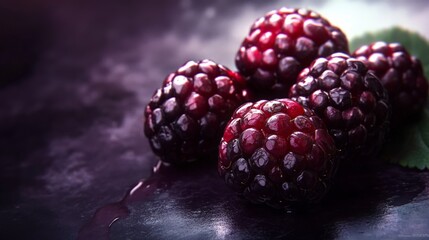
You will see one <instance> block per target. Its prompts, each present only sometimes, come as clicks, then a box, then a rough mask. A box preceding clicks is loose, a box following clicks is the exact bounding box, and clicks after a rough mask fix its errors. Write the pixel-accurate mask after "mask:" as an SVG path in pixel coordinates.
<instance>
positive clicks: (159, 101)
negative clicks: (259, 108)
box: [144, 60, 249, 164]
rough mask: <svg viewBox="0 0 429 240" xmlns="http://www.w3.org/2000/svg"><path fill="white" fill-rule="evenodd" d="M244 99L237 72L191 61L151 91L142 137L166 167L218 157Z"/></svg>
mask: <svg viewBox="0 0 429 240" xmlns="http://www.w3.org/2000/svg"><path fill="white" fill-rule="evenodd" d="M248 97H249V93H248V91H247V89H246V87H245V81H244V80H243V78H242V77H241V76H240V75H239V74H238V73H235V72H233V71H231V70H229V69H227V68H226V67H224V66H222V65H218V64H216V63H214V62H212V61H210V60H202V61H200V62H194V61H189V62H187V63H186V64H185V65H183V66H182V67H180V68H179V69H178V70H177V71H175V72H174V73H171V74H170V75H168V76H167V78H166V79H165V80H164V82H163V83H162V87H161V88H160V89H158V90H156V91H155V93H154V95H153V96H152V99H151V100H150V102H149V103H148V105H147V106H146V110H145V115H144V116H145V123H144V133H145V135H146V137H147V138H148V139H149V143H150V146H151V148H152V150H153V152H154V153H155V154H156V155H158V156H159V157H160V159H161V160H162V161H163V162H166V163H173V164H180V163H184V162H189V161H194V160H196V159H198V158H200V157H202V156H204V155H205V156H207V153H213V154H212V155H216V154H215V153H216V149H217V146H218V144H219V140H220V138H221V136H222V131H223V128H224V126H225V125H226V123H227V121H228V120H229V118H230V117H231V114H232V112H233V111H234V109H235V108H237V107H238V106H239V105H240V104H242V103H243V102H245V101H247V100H248Z"/></svg>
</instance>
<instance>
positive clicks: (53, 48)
mask: <svg viewBox="0 0 429 240" xmlns="http://www.w3.org/2000/svg"><path fill="white" fill-rule="evenodd" d="M282 6H288V7H304V8H310V9H313V10H316V11H318V12H319V13H321V14H322V15H323V16H324V17H326V18H327V19H329V20H330V22H331V23H332V24H333V25H337V26H339V27H340V28H341V29H342V30H343V31H344V32H345V33H346V35H347V36H348V38H349V39H353V38H355V37H359V36H361V35H363V34H364V33H367V32H369V31H370V32H374V31H378V30H383V29H387V28H390V27H392V26H399V27H402V28H404V29H408V30H411V31H414V32H417V33H418V34H420V35H421V36H423V37H425V38H426V39H429V28H428V27H427V23H428V21H429V3H428V2H427V1H424V0H393V1H387V0H386V1H383V0H378V1H376V0H370V1H364V0H354V1H341V0H331V1H328V0H321V1H295V0H288V1H268V0H265V1H260V0H259V1H257V0H254V1H249V0H236V1H230V0H216V1H215V0H211V1H200V0H180V1H179V0H158V1H138V0H127V1H114V0H104V1H97V0H75V1H72V0H60V1H58V0H55V1H54V0H32V1H31V0H2V1H1V2H0V149H1V150H0V161H1V168H0V187H1V188H0V196H1V197H0V226H1V227H0V228H1V229H2V235H5V236H6V238H4V239H10V238H12V237H13V238H14V239H28V238H32V239H75V238H76V236H77V233H78V231H79V229H80V227H81V226H82V225H83V224H84V223H85V222H86V221H88V219H89V218H90V217H91V216H92V214H93V213H94V211H95V209H96V208H97V207H100V206H102V205H104V204H106V203H109V202H112V201H116V200H119V199H120V197H121V196H122V195H123V193H124V192H125V191H126V190H127V189H128V188H129V187H130V186H132V185H133V184H134V183H135V182H137V181H138V180H139V179H140V178H143V177H146V176H148V174H149V172H150V168H151V167H152V166H153V165H154V163H155V162H156V158H155V157H154V155H153V154H152V153H151V151H150V149H149V145H148V143H147V142H146V140H145V138H144V136H143V133H142V115H143V110H144V106H145V104H146V103H147V102H148V101H149V99H150V96H151V95H152V93H153V92H154V90H155V89H156V88H158V87H159V86H160V84H161V81H162V80H163V78H164V77H165V76H166V75H167V74H168V73H170V72H171V71H174V70H175V69H176V68H177V67H178V66H180V65H181V64H183V63H184V62H186V61H188V60H199V59H203V58H209V59H212V60H214V61H216V62H218V63H221V64H223V65H225V66H227V67H230V68H232V69H235V66H234V57H235V53H236V51H237V49H238V46H239V45H240V43H241V41H242V39H243V38H244V37H245V35H246V34H247V32H248V30H249V27H250V25H251V24H252V22H253V21H254V20H256V19H257V18H259V17H260V16H262V15H263V14H264V13H265V12H267V11H269V10H273V9H277V8H280V7H282ZM351 50H354V49H351ZM424 54H425V55H427V54H429V53H424ZM411 175H412V174H411ZM406 179H408V175H407V176H406ZM408 180H409V179H408ZM219 181H220V180H219ZM413 181H417V180H415V179H413V178H412V179H411V180H410V183H411V182H413ZM221 184H222V183H221ZM419 184H420V185H418V186H417V187H418V189H417V190H416V192H417V191H420V192H421V191H423V189H426V190H425V191H426V193H427V191H428V187H427V185H422V183H419ZM410 185H412V184H410ZM222 186H223V185H222ZM221 191H223V190H221ZM420 192H419V193H420ZM416 195H417V193H416ZM413 197H414V195H413ZM153 206H155V202H154V203H153ZM155 212H156V211H155ZM385 214H388V213H385ZM395 214H398V213H395ZM416 214H417V215H416V216H414V218H417V219H419V217H421V215H418V214H419V213H416ZM425 214H427V212H426V213H425ZM377 216H378V217H379V215H377ZM383 216H384V215H382V217H383ZM386 216H388V218H387V219H384V218H381V219H384V220H383V221H384V222H383V221H381V222H380V221H378V220H374V221H376V223H377V224H379V226H380V227H379V228H378V230H377V229H376V230H377V231H382V230H383V229H384V230H383V231H385V229H386V228H385V227H386V226H389V228H388V229H390V230H391V231H393V232H394V231H395V227H392V225H391V224H392V222H391V221H393V220H392V219H393V218H392V216H391V215H386ZM401 216H402V215H401ZM401 216H399V217H397V218H399V219H401ZM164 217H166V216H164ZM402 217H407V218H411V219H413V216H405V215H404V216H402ZM182 218H185V220H186V218H188V220H189V218H190V219H192V216H191V217H190V216H188V215H185V216H182ZM208 218H209V219H210V216H208ZM155 219H156V217H155ZM346 219H347V218H346ZM164 220H165V219H164ZM182 220H183V219H182ZM302 221H303V222H305V220H302ZM341 221H345V222H346V223H344V222H341ZM341 221H340V222H336V221H335V220H332V224H333V225H334V226H337V225H338V224H339V225H340V226H342V227H340V228H334V230H332V232H330V233H329V234H327V235H326V238H334V237H340V238H341V236H347V234H351V233H356V232H359V231H363V230H362V229H366V227H367V226H368V225H365V223H364V222H365V221H364V220H362V221H363V222H359V221H360V220H359V221H357V222H356V221H354V220H352V221H351V222H347V220H343V219H342V220H341ZM353 221H354V222H353ZM377 221H378V222H377ZM184 223H186V221H184ZM129 224H131V225H133V224H134V225H133V226H134V227H133V228H132V229H133V231H135V232H136V233H135V234H136V235H127V236H131V237H130V238H133V237H134V238H136V237H137V236H139V235H138V234H137V233H138V232H139V231H140V233H141V232H142V228H139V227H138V226H139V225H135V224H136V223H129ZM145 224H146V225H147V224H149V223H147V222H143V223H142V224H141V225H145ZM210 224H212V223H211V222H210V221H209V220H208V221H207V223H203V224H202V226H201V227H200V228H196V229H194V230H195V231H196V232H197V233H199V234H200V235H192V236H189V237H195V236H199V237H201V236H206V235H204V234H206V233H207V236H208V237H210V238H222V236H223V237H225V236H228V235H227V234H229V233H230V232H231V229H229V230H228V229H227V228H225V227H222V226H223V225H222V224H224V223H223V222H222V221H221V223H220V225H219V221H218V222H216V224H217V225H216V224H215V225H210ZM341 224H343V225H341ZM347 224H349V225H347ZM359 224H363V225H359ZM366 224H374V222H370V223H366ZM383 224H384V225H383ZM385 224H387V225H385ZM389 224H390V225H389ZM167 225H168V221H167ZM127 226H129V225H126V224H123V225H120V226H119V227H118V228H117V229H116V236H118V239H121V237H120V236H123V235H121V234H122V233H123V232H128V233H129V231H128V230H129V229H128V228H127ZM150 226H152V228H149V229H145V230H144V232H151V231H161V230H165V231H167V230H166V228H168V226H167V227H165V226H164V228H163V227H162V226H160V225H159V224H158V225H157V224H155V223H153V222H152V225H150ZM175 226H176V227H178V228H180V227H183V226H182V225H180V224H179V225H177V224H176V225H175ZM213 226H214V227H213ZM216 226H217V227H216ZM219 226H221V227H220V228H219ZM377 226H378V225H377ZM394 226H396V225H394ZM207 229H208V230H207ZM216 229H217V230H216ZM219 229H220V230H219ZM225 229H227V230H225ZM319 230H320V229H319ZM130 231H131V230H130ZM198 231H200V232H198ZM201 231H202V233H201ZM225 231H226V232H225ZM410 231H412V229H410ZM219 232H220V235H219V234H218V233H219ZM222 232H223V235H222ZM238 232H239V233H238V234H241V233H240V231H238ZM242 232H245V230H244V229H243V230H242ZM303 232H305V231H303ZM194 233H195V232H194ZM316 233H318V232H317V231H316ZM389 233H391V232H389ZM169 234H170V235H168V234H167V235H163V237H164V238H169V237H172V236H174V232H170V233H169ZM183 234H186V233H183ZM201 234H203V235H201ZM225 234H226V235H225ZM243 234H244V233H243ZM247 234H251V233H249V232H247ZM153 236H154V238H156V237H160V236H158V235H153ZM235 236H236V237H239V236H240V235H235ZM243 236H245V235H243ZM247 236H251V235H247ZM370 236H374V235H370ZM428 236H429V235H428ZM426 237H427V236H426ZM2 238H3V237H2Z"/></svg>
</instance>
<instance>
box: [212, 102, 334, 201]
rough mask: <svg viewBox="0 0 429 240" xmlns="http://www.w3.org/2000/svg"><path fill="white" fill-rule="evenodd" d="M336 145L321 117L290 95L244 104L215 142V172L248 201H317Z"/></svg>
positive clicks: (325, 186)
mask: <svg viewBox="0 0 429 240" xmlns="http://www.w3.org/2000/svg"><path fill="white" fill-rule="evenodd" d="M335 154H336V148H335V144H334V142H333V139H332V138H331V136H330V135H329V133H328V130H327V129H326V128H325V126H324V124H323V122H322V120H321V119H320V118H319V117H317V116H316V115H314V113H313V112H312V111H311V110H309V109H307V108H304V107H303V106H302V105H300V104H299V103H297V102H295V101H292V100H290V99H286V98H284V99H276V100H271V101H267V100H260V101H258V102H256V103H245V104H243V105H242V106H240V107H239V108H238V109H237V110H236V111H235V113H234V114H233V116H232V118H231V120H230V121H229V123H228V125H227V126H226V128H225V132H224V135H223V138H222V140H221V142H220V145H219V162H218V171H219V174H220V175H221V176H222V177H223V178H224V179H225V181H226V183H227V185H228V186H230V187H231V188H233V189H234V190H235V191H236V192H237V193H239V194H240V195H243V196H244V197H245V198H247V199H248V200H250V201H252V202H254V203H266V204H268V205H271V206H274V207H290V206H294V205H298V204H302V203H309V202H317V201H319V200H320V199H321V198H322V197H323V196H324V194H325V193H326V192H327V190H328V188H329V186H330V185H331V179H332V177H333V175H334V173H335V171H336V167H337V160H336V158H335Z"/></svg>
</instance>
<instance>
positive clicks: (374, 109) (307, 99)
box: [289, 53, 390, 157]
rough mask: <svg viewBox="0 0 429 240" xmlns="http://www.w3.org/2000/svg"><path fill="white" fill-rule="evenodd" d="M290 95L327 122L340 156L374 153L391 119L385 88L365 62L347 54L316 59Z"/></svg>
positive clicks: (381, 141)
mask: <svg viewBox="0 0 429 240" xmlns="http://www.w3.org/2000/svg"><path fill="white" fill-rule="evenodd" d="M289 97H290V98H291V99H293V100H296V101H298V102H300V103H301V104H303V105H304V106H307V107H309V108H310V109H312V110H313V111H314V112H315V113H316V114H317V115H318V116H319V117H320V118H322V119H323V120H324V122H325V124H326V125H327V127H328V129H329V132H330V134H331V136H332V137H333V138H334V140H335V143H336V145H337V148H338V149H339V151H340V152H341V153H340V155H341V156H342V157H348V156H351V154H353V155H354V154H356V153H358V154H359V155H366V156H374V155H375V154H376V153H378V151H379V150H380V148H381V146H382V144H383V143H384V141H385V137H386V134H387V131H388V128H389V123H390V106H389V101H388V96H387V92H386V90H385V89H384V88H383V86H382V85H381V83H380V80H379V79H378V78H377V76H375V75H374V74H373V73H372V72H371V71H368V69H367V67H366V66H365V64H364V63H363V62H361V61H359V60H357V59H355V58H351V57H349V56H348V55H346V54H342V53H335V54H333V55H331V56H329V57H327V58H318V59H316V60H315V61H314V62H313V63H312V64H311V65H310V67H308V68H306V69H304V70H303V71H302V72H301V73H300V75H299V77H298V80H297V83H296V84H294V85H293V86H292V87H291V89H290V92H289Z"/></svg>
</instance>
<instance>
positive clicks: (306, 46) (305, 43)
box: [235, 8, 349, 99]
mask: <svg viewBox="0 0 429 240" xmlns="http://www.w3.org/2000/svg"><path fill="white" fill-rule="evenodd" d="M348 51H349V50H348V41H347V38H346V36H345V35H344V33H343V32H342V31H341V30H340V29H339V28H337V27H335V26H332V25H331V24H330V23H329V22H328V20H326V19H325V18H323V17H321V16H320V15H319V14H317V13H316V12H313V11H310V10H306V9H291V8H281V9H279V10H276V11H271V12H269V13H267V14H266V15H265V16H264V17H261V18H259V19H258V20H256V22H255V23H254V24H253V25H252V27H251V29H250V32H249V34H248V35H247V37H246V38H245V39H244V41H243V43H242V44H241V46H240V49H239V51H238V53H237V55H236V58H235V63H236V66H237V68H238V70H239V71H240V73H241V74H242V75H243V76H244V77H245V79H246V80H247V81H248V82H249V87H250V88H253V89H255V93H256V92H257V93H258V94H259V95H260V96H259V97H260V98H262V97H265V98H270V99H272V98H275V97H286V94H287V91H288V90H289V88H290V86H292V84H294V83H295V81H296V77H297V76H298V74H299V72H300V71H301V70H302V69H303V68H305V67H307V66H308V65H309V64H310V63H311V62H312V61H313V60H314V59H316V58H318V57H325V56H328V55H330V54H332V53H334V52H345V53H348Z"/></svg>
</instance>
